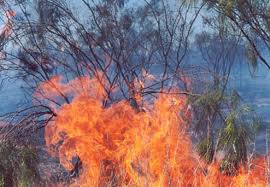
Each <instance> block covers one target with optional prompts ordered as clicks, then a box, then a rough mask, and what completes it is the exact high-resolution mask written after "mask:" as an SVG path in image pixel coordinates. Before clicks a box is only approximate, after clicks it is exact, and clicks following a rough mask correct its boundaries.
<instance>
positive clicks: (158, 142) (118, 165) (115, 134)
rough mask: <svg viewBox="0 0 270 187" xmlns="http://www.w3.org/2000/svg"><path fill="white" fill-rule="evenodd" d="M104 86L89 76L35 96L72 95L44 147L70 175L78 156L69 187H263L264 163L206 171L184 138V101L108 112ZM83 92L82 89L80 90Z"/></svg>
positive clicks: (163, 100) (52, 84)
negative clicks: (230, 171)
mask: <svg viewBox="0 0 270 187" xmlns="http://www.w3.org/2000/svg"><path fill="white" fill-rule="evenodd" d="M103 85H104V84H101V83H100V82H99V81H97V80H95V79H89V78H87V77H83V78H78V79H75V80H73V81H71V82H69V83H66V84H62V83H61V81H60V78H53V79H52V80H50V81H48V82H45V83H42V84H41V86H40V87H39V92H37V93H36V96H40V97H41V96H43V97H46V98H48V97H58V96H59V90H60V91H61V92H62V93H64V94H69V95H72V97H73V100H72V102H71V103H69V104H63V105H62V106H61V107H58V108H57V107H55V108H54V109H55V111H56V113H57V117H56V119H55V120H54V121H52V122H50V124H49V125H48V126H47V127H46V132H45V138H46V144H47V145H48V146H49V147H50V149H49V151H50V153H51V154H53V155H55V156H58V157H59V159H60V162H61V164H62V165H63V166H64V167H65V168H66V169H68V170H71V169H72V168H73V165H72V164H71V160H72V158H73V157H74V156H78V157H79V158H80V160H81V161H82V165H83V168H82V171H81V173H80V174H79V177H78V178H77V179H76V180H75V182H73V183H71V185H72V186H138V187H140V186H150V187H152V186H266V185H267V180H266V173H267V171H266V169H267V168H266V166H265V164H264V160H263V158H261V159H258V160H256V162H254V163H253V165H252V167H251V169H249V170H247V169H245V168H241V169H240V171H239V175H237V176H226V175H223V174H222V173H221V172H220V170H219V167H218V164H211V165H210V166H207V165H206V164H205V163H204V162H203V161H202V160H200V159H199V156H198V155H197V154H196V153H195V152H194V151H193V147H192V142H191V140H190V137H189V136H188V134H187V131H186V130H187V122H186V120H187V118H188V117H187V116H189V117H190V115H189V114H188V112H187V106H186V98H185V97H182V96H181V97H180V96H176V95H172V94H170V95H164V94H161V95H159V98H158V99H156V101H155V102H154V104H149V103H148V104H147V103H146V104H145V105H146V106H145V108H146V111H143V112H136V111H135V110H134V109H133V108H132V107H131V106H130V104H129V103H128V102H126V101H121V102H118V103H115V104H113V105H111V106H110V107H108V108H104V107H103V106H102V101H103V99H106V98H105V96H104V95H105V92H104V89H103ZM82 88H83V89H82Z"/></svg>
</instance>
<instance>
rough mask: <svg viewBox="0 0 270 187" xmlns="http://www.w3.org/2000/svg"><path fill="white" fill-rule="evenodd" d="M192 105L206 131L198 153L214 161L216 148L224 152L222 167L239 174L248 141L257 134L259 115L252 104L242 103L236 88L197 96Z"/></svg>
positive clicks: (229, 172)
mask: <svg viewBox="0 0 270 187" xmlns="http://www.w3.org/2000/svg"><path fill="white" fill-rule="evenodd" d="M193 106H194V107H195V110H197V113H196V114H195V115H196V116H197V117H198V116H199V120H198V121H199V122H198V124H197V125H198V126H201V127H200V130H202V131H203V132H204V133H203V135H202V136H201V138H200V140H199V143H198V144H197V151H198V153H199V155H200V156H201V157H202V158H203V159H204V160H205V161H206V162H207V163H211V162H212V161H214V158H215V153H216V152H217V151H222V152H224V153H225V157H224V159H223V160H222V162H221V165H220V169H221V171H222V172H223V173H224V174H226V175H234V174H236V172H237V170H238V168H239V166H240V165H241V164H245V163H246V161H247V154H248V149H249V143H250V142H252V141H253V139H254V138H255V133H256V131H257V129H258V127H259V125H260V119H259V118H257V116H256V114H255V113H254V112H253V111H252V110H251V108H250V107H248V106H246V105H242V103H241V98H240V95H239V94H238V92H237V91H236V90H233V91H231V93H229V94H227V93H226V92H223V93H222V91H221V89H215V90H214V91H209V92H206V93H205V94H202V95H201V96H199V97H197V98H196V99H195V100H194V102H193Z"/></svg>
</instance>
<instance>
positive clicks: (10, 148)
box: [0, 142, 38, 187]
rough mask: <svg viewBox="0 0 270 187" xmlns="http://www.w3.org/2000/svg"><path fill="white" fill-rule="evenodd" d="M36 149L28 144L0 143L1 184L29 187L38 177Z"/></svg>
mask: <svg viewBox="0 0 270 187" xmlns="http://www.w3.org/2000/svg"><path fill="white" fill-rule="evenodd" d="M37 158H38V157H37V153H36V150H35V149H34V148H32V147H30V146H29V147H28V146H16V145H13V144H12V143H7V142H1V143H0V186H20V187H24V186H25V187H27V186H31V184H32V183H33V182H34V181H35V180H36V179H37V178H38V169H37V164H38V159H37Z"/></svg>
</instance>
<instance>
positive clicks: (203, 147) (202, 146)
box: [197, 138, 214, 163]
mask: <svg viewBox="0 0 270 187" xmlns="http://www.w3.org/2000/svg"><path fill="white" fill-rule="evenodd" d="M213 145H214V144H213V141H212V140H211V139H209V138H204V139H203V140H202V141H200V142H199V143H198V144H197V152H198V153H199V155H200V156H201V157H202V158H203V159H204V160H205V161H206V162H207V163H211V162H212V160H213V156H214V146H213Z"/></svg>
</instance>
